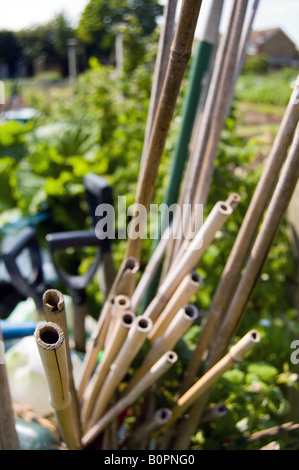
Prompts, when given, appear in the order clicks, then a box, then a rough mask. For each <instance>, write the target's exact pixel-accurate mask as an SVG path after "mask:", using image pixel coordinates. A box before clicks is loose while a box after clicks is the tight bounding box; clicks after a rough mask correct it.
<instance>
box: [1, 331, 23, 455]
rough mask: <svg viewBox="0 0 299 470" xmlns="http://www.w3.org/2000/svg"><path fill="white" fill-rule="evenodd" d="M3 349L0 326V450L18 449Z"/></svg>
mask: <svg viewBox="0 0 299 470" xmlns="http://www.w3.org/2000/svg"><path fill="white" fill-rule="evenodd" d="M4 356H5V349H4V341H3V336H2V331H1V328H0V450H19V439H18V434H17V431H16V427H15V416H14V411H13V407H12V399H11V394H10V388H9V381H8V375H7V370H6V365H5V357H4Z"/></svg>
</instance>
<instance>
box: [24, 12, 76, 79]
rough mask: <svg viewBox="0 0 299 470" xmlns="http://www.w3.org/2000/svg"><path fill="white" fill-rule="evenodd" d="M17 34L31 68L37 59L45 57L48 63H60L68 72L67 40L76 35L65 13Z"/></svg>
mask: <svg viewBox="0 0 299 470" xmlns="http://www.w3.org/2000/svg"><path fill="white" fill-rule="evenodd" d="M16 35H17V38H18V42H19V45H20V48H21V50H22V57H23V58H24V61H25V63H26V64H27V65H28V66H29V68H30V67H32V64H33V62H34V60H35V59H37V58H39V57H43V58H44V60H45V62H46V64H47V65H53V64H55V65H57V64H58V65H60V66H61V68H62V72H63V73H64V74H67V67H68V62H67V40H68V39H69V38H71V37H73V36H74V30H73V28H72V27H71V25H70V23H69V21H68V19H67V18H66V17H65V15H64V14H63V13H59V14H58V15H57V16H55V17H54V18H53V20H51V21H49V22H48V23H45V24H42V25H39V26H36V27H32V28H28V29H24V30H21V31H18V32H17V33H16Z"/></svg>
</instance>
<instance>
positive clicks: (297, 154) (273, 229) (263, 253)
mask: <svg viewBox="0 0 299 470" xmlns="http://www.w3.org/2000/svg"><path fill="white" fill-rule="evenodd" d="M298 177H299V126H297V129H296V131H295V136H294V139H293V143H292V145H291V148H290V151H289V154H288V156H287V159H286V162H285V164H284V166H283V169H282V172H281V175H280V178H279V181H278V183H277V186H276V188H275V191H274V194H273V197H272V199H271V201H270V204H269V207H268V211H267V213H266V215H265V218H264V221H263V223H262V226H261V229H260V231H259V233H258V235H257V237H256V241H255V243H254V245H253V248H252V250H251V254H250V258H249V260H248V262H247V264H246V268H245V272H244V274H243V276H242V278H241V280H240V283H239V285H238V287H237V289H236V293H235V295H234V297H233V299H232V301H231V304H230V307H229V309H228V311H227V314H226V315H225V322H224V323H223V325H222V327H221V329H220V331H219V335H218V337H217V340H216V341H215V343H214V344H213V345H212V347H211V352H210V357H209V364H213V363H214V362H215V360H217V358H218V357H219V355H221V354H222V353H223V351H224V349H225V348H226V347H227V344H228V342H229V341H230V339H231V337H232V334H233V333H234V332H235V330H236V328H237V327H238V325H239V323H240V321H241V318H242V316H243V313H244V310H245V307H246V305H247V303H248V301H249V298H250V296H251V294H252V291H253V289H254V286H255V284H256V282H257V280H258V277H259V274H260V272H261V270H262V267H263V265H264V263H265V261H266V258H267V255H268V252H269V250H270V248H271V245H272V243H273V241H274V238H275V236H276V233H277V231H278V229H279V226H280V224H281V221H282V219H283V216H284V214H285V212H286V210H287V207H288V205H289V202H290V200H291V197H292V195H293V192H294V190H295V187H296V185H297V182H298Z"/></svg>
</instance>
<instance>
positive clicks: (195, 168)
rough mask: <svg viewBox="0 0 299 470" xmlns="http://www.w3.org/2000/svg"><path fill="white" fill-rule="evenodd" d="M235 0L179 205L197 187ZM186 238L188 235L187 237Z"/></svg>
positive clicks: (176, 244) (177, 229)
mask: <svg viewBox="0 0 299 470" xmlns="http://www.w3.org/2000/svg"><path fill="white" fill-rule="evenodd" d="M236 7H237V0H234V3H233V5H232V8H231V13H230V18H229V24H228V27H227V28H226V31H225V34H224V35H223V37H222V39H221V41H220V45H219V46H218V49H217V54H216V58H215V64H214V68H213V73H212V76H211V82H210V84H209V89H208V92H207V97H206V101H205V104H204V109H203V112H202V115H201V118H200V121H199V128H198V131H197V132H196V133H194V132H193V136H194V134H195V136H194V137H193V136H192V153H191V154H190V156H189V161H188V165H187V168H186V171H185V176H184V181H183V185H182V189H181V194H180V205H181V206H182V204H183V203H185V204H193V203H194V199H195V191H196V187H197V182H198V181H199V176H200V171H201V167H202V164H203V158H204V155H205V148H206V145H207V142H208V139H209V133H210V129H211V120H212V117H213V111H214V108H215V106H216V100H217V96H218V94H219V83H220V80H221V75H222V73H223V69H224V63H225V58H226V50H227V48H228V44H229V39H230V35H231V31H232V26H233V22H234V19H235V15H236ZM178 219H179V217H177V214H176V215H175V218H174V222H173V224H174V234H175V236H174V237H173V244H172V245H171V244H170V245H169V257H168V269H169V267H170V265H171V264H172V262H173V260H174V258H175V256H176V254H177V252H178V250H179V249H180V247H181V244H182V242H183V240H184V237H183V234H182V228H181V226H180V222H179V220H178ZM189 224H190V231H191V228H192V226H191V220H189V221H187V227H188V231H189ZM189 238H190V237H189Z"/></svg>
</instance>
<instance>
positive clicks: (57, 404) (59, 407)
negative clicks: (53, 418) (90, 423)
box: [49, 392, 72, 411]
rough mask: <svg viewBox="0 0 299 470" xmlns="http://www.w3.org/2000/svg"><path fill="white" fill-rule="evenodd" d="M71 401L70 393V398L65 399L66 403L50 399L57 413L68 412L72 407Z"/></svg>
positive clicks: (69, 394)
mask: <svg viewBox="0 0 299 470" xmlns="http://www.w3.org/2000/svg"><path fill="white" fill-rule="evenodd" d="M71 400H72V397H71V393H70V392H69V393H68V397H66V398H65V401H64V403H61V402H60V401H57V402H56V401H55V400H53V399H52V398H50V400H49V402H50V405H51V406H52V408H53V409H54V410H55V411H63V410H66V409H67V408H68V407H69V406H70V404H71Z"/></svg>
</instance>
